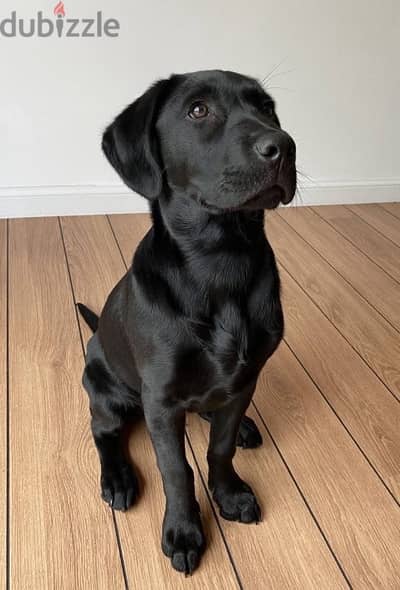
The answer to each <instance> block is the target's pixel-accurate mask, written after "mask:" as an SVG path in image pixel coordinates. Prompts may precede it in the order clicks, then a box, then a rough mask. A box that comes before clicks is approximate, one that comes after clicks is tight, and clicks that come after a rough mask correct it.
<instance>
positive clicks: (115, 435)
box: [79, 71, 296, 573]
mask: <svg viewBox="0 0 400 590" xmlns="http://www.w3.org/2000/svg"><path fill="white" fill-rule="evenodd" d="M102 147H103V150H104V153H105V155H106V156H107V158H108V160H109V161H110V163H111V164H112V166H113V167H114V168H115V170H116V171H117V172H118V173H119V175H120V176H121V178H122V179H123V181H124V182H125V183H126V184H127V185H128V186H129V187H130V188H131V189H133V190H134V191H136V192H137V193H140V194H141V195H143V196H144V197H146V198H147V199H148V200H149V201H150V203H151V212H152V220H153V225H152V227H151V229H150V231H149V232H148V233H147V235H146V236H145V237H144V239H143V240H142V242H141V243H140V245H139V247H138V249H137V251H136V253H135V255H134V259H133V263H132V266H131V268H130V269H129V270H128V272H127V273H126V275H125V276H124V277H123V278H122V279H121V281H120V282H119V283H118V284H117V285H116V287H115V288H114V290H113V291H112V292H111V294H110V296H109V297H108V299H107V302H106V304H105V307H104V309H103V311H102V314H101V316H100V318H97V316H96V315H95V314H94V313H93V312H91V311H90V310H88V309H87V308H86V307H85V306H83V305H81V304H79V308H80V311H81V313H82V315H83V316H84V318H85V319H86V321H87V322H88V324H89V325H90V326H91V328H92V329H93V331H94V335H93V337H92V338H91V339H90V341H89V343H88V347H87V357H86V368H85V372H84V376H83V384H84V386H85V388H86V390H87V392H88V394H89V397H90V410H91V414H92V431H93V436H94V440H95V443H96V446H97V449H98V452H99V455H100V462H101V491H102V497H103V499H104V500H105V501H106V502H108V503H109V504H110V505H111V506H112V507H113V508H114V509H116V510H126V509H128V508H129V507H130V506H131V504H132V503H133V502H134V501H135V498H136V496H137V489H138V487H137V479H136V477H135V473H134V471H133V469H132V467H131V465H130V463H129V460H128V458H127V456H126V454H125V452H124V449H123V445H122V440H121V431H122V428H123V426H124V424H125V423H126V421H127V419H128V417H129V415H130V414H131V413H132V412H134V413H135V412H137V411H143V413H144V416H145V420H146V424H147V426H148V428H149V431H150V434H151V438H152V442H153V445H154V448H155V452H156V456H157V462H158V467H159V469H160V471H161V475H162V479H163V485H164V492H165V495H166V510H165V516H164V522H163V531H162V549H163V551H164V553H165V554H166V555H167V556H168V557H170V558H171V561H172V565H173V567H174V568H175V569H177V570H179V571H182V572H185V573H191V572H192V571H193V570H194V569H195V568H196V567H197V565H198V563H199V561H200V557H201V554H202V552H203V551H204V548H205V540H204V534H203V530H202V526H201V521H200V514H199V506H198V503H197V501H196V496H195V490H194V481H193V471H192V469H191V467H190V466H189V464H188V462H187V460H186V456H185V440H184V437H185V412H186V411H189V412H198V413H199V414H200V415H201V416H202V417H204V418H205V419H207V420H209V422H210V423H211V429H210V441H209V447H208V453H207V459H208V465H209V479H208V484H209V487H210V490H211V491H212V494H213V498H214V500H215V502H216V503H217V504H218V507H219V510H220V513H221V515H222V516H223V517H224V518H227V519H229V520H237V521H240V522H244V523H251V522H257V521H258V520H259V519H260V508H259V506H258V504H257V500H256V498H255V496H254V494H253V492H252V490H251V488H250V487H249V486H248V485H247V484H246V483H245V482H244V481H243V480H242V479H241V478H240V477H239V475H238V474H237V473H236V471H235V469H234V467H233V465H232V459H233V456H234V454H235V446H236V445H237V444H239V445H241V446H244V447H254V446H257V445H258V444H260V443H261V436H260V433H259V432H258V430H257V427H256V425H255V424H254V422H253V421H252V420H250V418H248V417H246V416H245V412H246V409H247V407H248V405H249V403H250V400H251V398H252V395H253V393H254V389H255V386H256V381H257V377H258V375H259V373H260V370H261V369H262V367H263V365H264V364H265V362H266V360H267V359H268V357H270V356H271V355H272V353H273V352H274V351H275V349H276V348H277V346H278V344H279V342H280V340H281V339H282V334H283V315H282V308H281V303H280V283H279V275H278V271H277V267H276V264H275V259H274V254H273V252H272V249H271V246H270V244H269V243H268V241H267V239H266V237H265V234H264V210H265V209H273V208H275V207H277V206H278V205H279V204H280V203H284V204H286V203H289V202H290V201H291V200H292V199H293V196H294V194H295V190H296V167H295V158H296V148H295V143H294V142H293V140H292V138H291V137H290V136H289V135H288V134H287V133H286V132H285V131H283V130H282V129H281V126H280V123H279V120H278V117H277V114H276V111H275V104H274V101H273V100H272V98H271V97H270V96H269V94H267V93H266V92H265V91H264V89H263V87H262V86H261V85H260V83H258V82H257V81H256V80H254V79H252V78H248V77H245V76H242V75H239V74H236V73H233V72H226V71H205V72H196V73H192V74H184V75H173V76H171V77H170V78H169V79H167V80H161V81H159V82H157V83H156V84H154V85H153V86H152V87H151V88H150V89H149V90H148V91H147V92H146V93H145V94H143V96H141V97H140V98H138V99H137V100H136V101H135V102H134V103H132V104H131V105H130V106H128V107H127V108H126V110H124V111H123V112H122V113H121V114H120V115H119V116H118V117H117V118H116V119H115V121H114V122H113V123H112V124H111V125H110V126H109V127H108V128H107V129H106V131H105V133H104V136H103V143H102Z"/></svg>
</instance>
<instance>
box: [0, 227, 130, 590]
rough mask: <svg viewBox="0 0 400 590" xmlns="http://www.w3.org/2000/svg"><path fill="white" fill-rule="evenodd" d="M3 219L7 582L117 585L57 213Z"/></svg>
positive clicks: (119, 575)
mask: <svg viewBox="0 0 400 590" xmlns="http://www.w3.org/2000/svg"><path fill="white" fill-rule="evenodd" d="M9 223H10V253H9V257H10V258H9V264H10V301H9V341H10V351H9V359H10V366H9V375H10V381H9V382H10V392H9V395H10V408H9V411H10V556H11V564H10V568H11V569H10V584H11V586H10V587H11V588H15V589H18V590H19V589H25V588H32V589H34V590H46V589H48V590H53V589H54V588H74V589H85V590H86V589H87V588H96V589H104V590H110V588H121V589H122V588H124V586H125V584H124V578H123V572H122V567H121V561H120V556H119V551H118V545H117V541H116V536H115V530H114V525H113V521H112V515H111V512H110V510H108V509H107V508H106V507H105V506H104V505H103V504H101V503H100V502H98V501H97V498H95V497H93V494H92V490H93V487H94V485H95V482H96V481H97V471H96V465H97V462H98V460H97V456H96V453H95V451H94V449H93V447H92V445H91V437H90V433H89V427H88V421H87V419H86V417H87V412H88V409H87V400H86V398H85V396H84V394H83V392H82V388H81V386H80V378H81V369H82V346H81V341H80V337H79V331H78V325H77V322H76V316H75V311H74V307H73V299H72V292H71V287H70V282H69V278H68V273H67V267H66V263H65V255H64V250H63V244H62V239H61V234H60V228H59V225H58V221H57V219H56V218H52V219H44V218H38V219H20V220H13V221H10V222H9Z"/></svg>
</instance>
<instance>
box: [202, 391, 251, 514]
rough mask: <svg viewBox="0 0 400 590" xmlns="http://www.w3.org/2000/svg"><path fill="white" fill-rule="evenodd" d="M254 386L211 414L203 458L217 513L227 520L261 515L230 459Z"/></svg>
mask: <svg viewBox="0 0 400 590" xmlns="http://www.w3.org/2000/svg"><path fill="white" fill-rule="evenodd" d="M253 392H254V385H253V386H251V387H249V388H248V389H247V390H246V391H243V392H242V393H241V394H240V395H238V396H237V398H236V399H235V400H233V401H232V402H230V404H228V405H226V406H224V407H222V408H220V409H219V410H217V411H214V412H213V413H212V417H211V429H210V443H209V447H208V453H207V459H208V466H209V477H208V485H209V488H210V490H211V492H212V494H213V498H214V500H215V501H216V502H217V504H218V506H219V509H220V513H221V516H223V517H224V518H226V519H228V520H238V521H240V522H245V523H250V522H258V521H259V520H260V517H261V512H260V507H259V506H258V503H257V500H256V497H255V495H254V494H253V492H252V490H251V488H250V486H248V485H247V484H246V483H245V482H244V481H243V480H242V479H241V478H240V477H239V476H238V474H237V473H236V471H235V469H234V467H233V464H232V459H233V456H234V454H235V451H236V440H237V435H238V431H239V426H240V422H241V420H242V418H243V416H244V413H245V411H246V409H247V407H248V405H249V403H250V400H251V398H252V396H253Z"/></svg>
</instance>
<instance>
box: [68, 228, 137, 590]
mask: <svg viewBox="0 0 400 590" xmlns="http://www.w3.org/2000/svg"><path fill="white" fill-rule="evenodd" d="M57 219H58V227H59V231H60V236H61V242H62V246H63V250H64V257H65V264H66V267H67V273H68V278H69V284H70V287H71V293H72V301H73V304H74V310H75V318H76V322H77V327H78V333H79V337H80V341H81V347H82V354H83V360H85V356H86V355H85V345H84V341H83V335H82V331H81V326H80V323H79V316H78V307H77V302H76V296H75V290H74V284H73V281H72V275H71V270H70V267H69V261H68V255H67V248H66V245H65V239H64V233H63V229H62V223H61V218H60V217H57ZM111 519H112V521H113V528H114V533H115V535H116V542H117V549H118V555H119V559H120V563H121V569H122V576H123V578H124V583H125V589H126V590H129V584H128V578H127V576H126V567H125V560H124V556H123V552H122V546H121V544H120V536H119V530H118V524H117V521H116V519H115V515H114V511H113V510H111Z"/></svg>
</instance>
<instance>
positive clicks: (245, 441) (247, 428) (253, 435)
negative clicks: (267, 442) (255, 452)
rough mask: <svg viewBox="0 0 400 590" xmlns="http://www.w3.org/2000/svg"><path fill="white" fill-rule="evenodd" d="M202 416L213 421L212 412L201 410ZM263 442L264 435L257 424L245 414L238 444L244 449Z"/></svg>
mask: <svg viewBox="0 0 400 590" xmlns="http://www.w3.org/2000/svg"><path fill="white" fill-rule="evenodd" d="M200 416H201V417H202V418H203V419H204V420H207V422H211V419H212V412H201V413H200ZM262 442H263V440H262V436H261V433H260V431H259V430H258V427H257V424H256V423H255V422H254V420H252V419H251V418H249V417H248V416H243V418H242V420H241V422H240V426H239V432H238V435H237V439H236V446H237V447H242V448H243V449H255V448H256V447H259V446H260V445H262Z"/></svg>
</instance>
